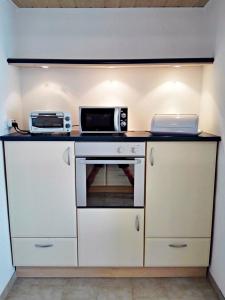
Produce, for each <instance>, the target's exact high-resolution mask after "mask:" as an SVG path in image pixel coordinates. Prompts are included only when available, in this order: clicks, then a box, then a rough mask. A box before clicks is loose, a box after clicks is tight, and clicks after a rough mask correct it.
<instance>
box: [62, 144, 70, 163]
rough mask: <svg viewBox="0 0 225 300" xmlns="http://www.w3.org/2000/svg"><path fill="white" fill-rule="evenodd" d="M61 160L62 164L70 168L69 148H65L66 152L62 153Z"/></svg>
mask: <svg viewBox="0 0 225 300" xmlns="http://www.w3.org/2000/svg"><path fill="white" fill-rule="evenodd" d="M63 160H64V162H65V163H66V164H67V165H68V166H70V165H71V158H70V147H68V148H66V150H65V151H64V153H63Z"/></svg>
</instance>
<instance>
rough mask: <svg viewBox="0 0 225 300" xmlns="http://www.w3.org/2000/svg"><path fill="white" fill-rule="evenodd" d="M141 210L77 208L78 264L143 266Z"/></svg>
mask: <svg viewBox="0 0 225 300" xmlns="http://www.w3.org/2000/svg"><path fill="white" fill-rule="evenodd" d="M143 242H144V209H104V208H99V209H97V208H96V209H87V208H85V209H78V262H79V266H82V267H84V266H95V267H97V266H100V267H119V266H123V267H128V266H137V267H141V266H143V244H144V243H143Z"/></svg>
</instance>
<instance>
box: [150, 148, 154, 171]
mask: <svg viewBox="0 0 225 300" xmlns="http://www.w3.org/2000/svg"><path fill="white" fill-rule="evenodd" d="M153 151H154V148H153V147H152V148H151V150H150V164H151V166H152V167H153V166H154V156H153Z"/></svg>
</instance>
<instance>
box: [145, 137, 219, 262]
mask: <svg viewBox="0 0 225 300" xmlns="http://www.w3.org/2000/svg"><path fill="white" fill-rule="evenodd" d="M216 153H217V143H216V142H149V143H148V144H147V157H146V162H147V167H146V220H145V237H146V243H145V266H171V267H172V266H208V261H209V252H210V238H211V227H212V213H213V197H214V179H215V166H216ZM174 238H177V240H175V241H174ZM179 238H182V239H183V240H179ZM186 239H187V240H186Z"/></svg>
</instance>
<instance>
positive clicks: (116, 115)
mask: <svg viewBox="0 0 225 300" xmlns="http://www.w3.org/2000/svg"><path fill="white" fill-rule="evenodd" d="M119 116H120V111H119V109H115V110H114V130H115V131H117V132H118V131H120V126H119V122H120V120H119Z"/></svg>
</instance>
